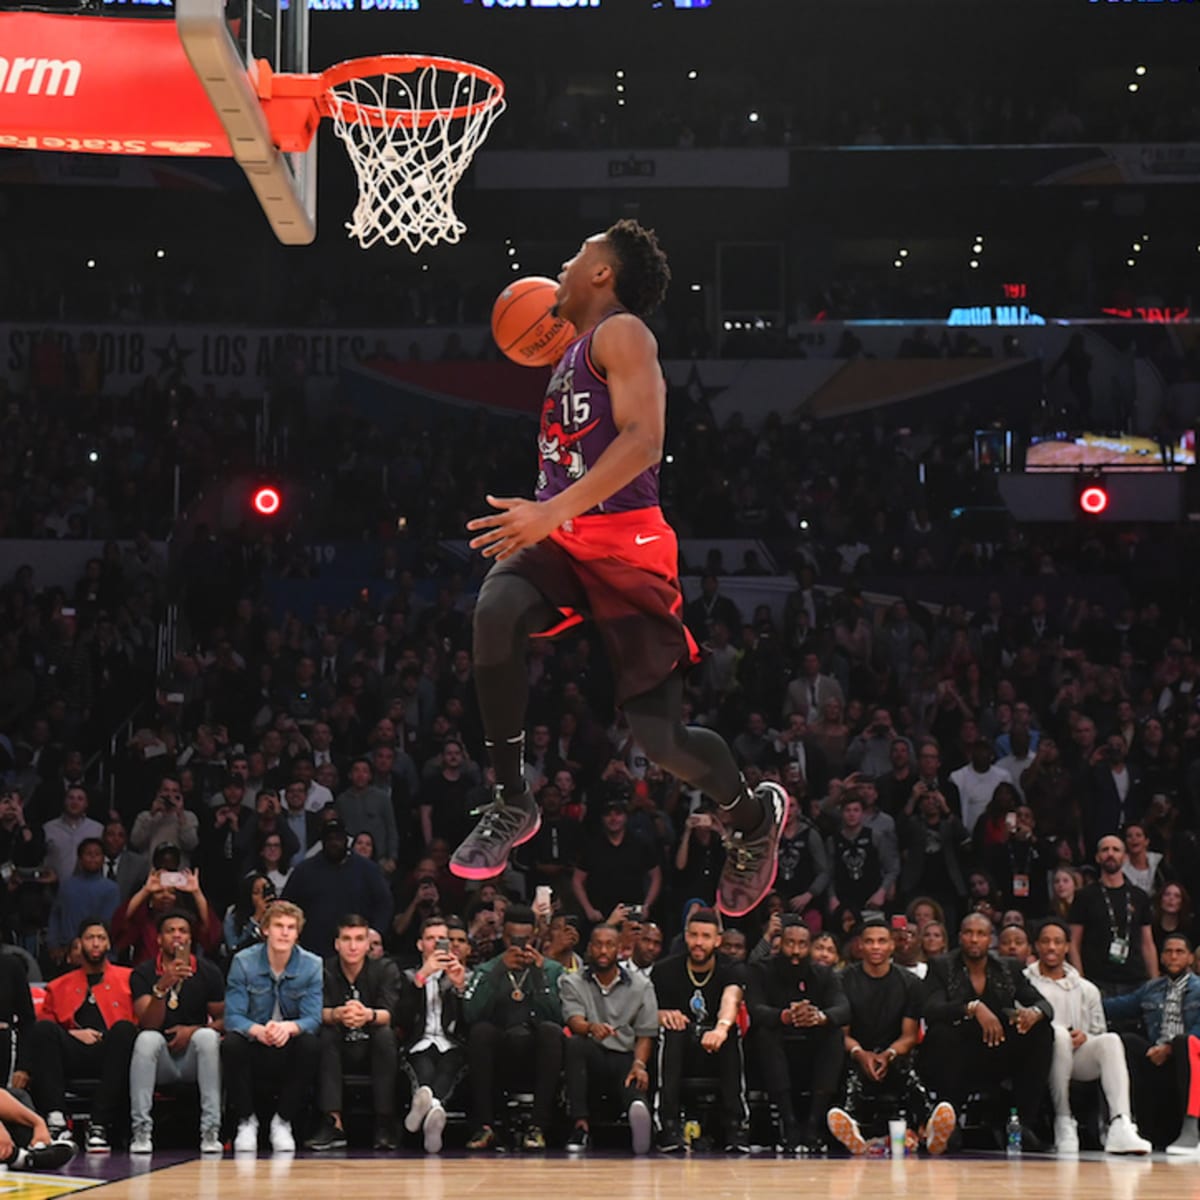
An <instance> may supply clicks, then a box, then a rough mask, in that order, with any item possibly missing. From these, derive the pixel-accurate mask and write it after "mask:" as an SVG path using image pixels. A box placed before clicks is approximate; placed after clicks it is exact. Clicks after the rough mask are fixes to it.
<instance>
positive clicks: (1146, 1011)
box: [1104, 933, 1200, 1156]
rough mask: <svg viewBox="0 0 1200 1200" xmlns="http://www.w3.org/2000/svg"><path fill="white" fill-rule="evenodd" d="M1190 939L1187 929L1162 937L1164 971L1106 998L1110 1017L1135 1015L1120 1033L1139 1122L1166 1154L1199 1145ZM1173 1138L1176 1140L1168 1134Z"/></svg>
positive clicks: (1195, 988) (1197, 1005) (1198, 980)
mask: <svg viewBox="0 0 1200 1200" xmlns="http://www.w3.org/2000/svg"><path fill="white" fill-rule="evenodd" d="M1192 949H1193V947H1192V943H1191V941H1190V940H1189V939H1188V937H1187V936H1186V935H1185V934H1180V933H1173V934H1168V936H1167V937H1166V938H1164V939H1163V948H1162V956H1161V966H1162V974H1161V975H1160V976H1159V977H1158V978H1156V979H1151V980H1149V981H1148V982H1146V983H1143V984H1142V985H1141V987H1139V988H1138V989H1137V990H1136V991H1133V992H1126V993H1125V994H1124V995H1120V996H1106V997H1105V998H1104V1015H1105V1016H1106V1017H1107V1018H1108V1019H1109V1020H1110V1021H1128V1020H1131V1019H1135V1018H1136V1019H1137V1020H1138V1022H1139V1028H1138V1032H1137V1033H1127V1034H1124V1035H1123V1040H1124V1042H1125V1053H1126V1055H1127V1057H1128V1061H1129V1069H1130V1075H1131V1078H1132V1080H1133V1093H1134V1101H1135V1104H1134V1107H1135V1109H1136V1111H1137V1114H1138V1124H1139V1126H1140V1128H1141V1129H1142V1131H1143V1132H1144V1133H1146V1134H1148V1135H1149V1137H1150V1140H1151V1141H1152V1142H1153V1143H1154V1144H1155V1145H1156V1146H1166V1149H1167V1153H1168V1154H1178V1155H1185V1156H1186V1155H1194V1154H1195V1153H1196V1152H1197V1150H1198V1149H1200V1121H1198V1120H1197V1118H1200V1104H1198V1103H1197V1097H1196V1087H1195V1082H1196V1079H1197V1071H1200V976H1197V975H1195V974H1193V973H1192ZM1172 1138H1173V1139H1174V1140H1172Z"/></svg>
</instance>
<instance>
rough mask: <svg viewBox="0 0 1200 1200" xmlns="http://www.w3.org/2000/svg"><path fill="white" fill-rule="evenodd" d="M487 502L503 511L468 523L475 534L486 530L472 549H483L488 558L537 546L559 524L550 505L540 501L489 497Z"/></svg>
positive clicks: (513, 497) (474, 542) (472, 540)
mask: <svg viewBox="0 0 1200 1200" xmlns="http://www.w3.org/2000/svg"><path fill="white" fill-rule="evenodd" d="M487 502H488V503H489V504H490V505H491V506H492V507H493V508H495V509H498V510H499V511H498V512H494V513H489V514H488V515H487V516H486V517H475V518H474V520H471V521H468V522H467V528H468V529H469V530H470V531H471V532H472V533H474V532H475V531H476V530H483V531H484V532H483V533H480V535H479V536H478V537H475V538H472V539H471V542H470V546H471V549H472V550H479V551H480V552H481V553H482V554H483V556H484V558H495V559H505V558H509V557H510V556H511V555H513V554H516V553H517V551H518V550H524V549H525V547H526V546H535V545H537V543H538V542H540V541H541V540H542V539H543V538H544V537H547V536H548V535H549V534H550V532H551V531H552V530H553V529H554V528H555V526H556V525H557V524H558V521H557V520H556V519H555V517H554V515H553V512H552V511H551V509H550V507H549V505H546V504H542V503H541V502H539V501H537V500H525V499H522V498H521V497H520V496H488V497H487Z"/></svg>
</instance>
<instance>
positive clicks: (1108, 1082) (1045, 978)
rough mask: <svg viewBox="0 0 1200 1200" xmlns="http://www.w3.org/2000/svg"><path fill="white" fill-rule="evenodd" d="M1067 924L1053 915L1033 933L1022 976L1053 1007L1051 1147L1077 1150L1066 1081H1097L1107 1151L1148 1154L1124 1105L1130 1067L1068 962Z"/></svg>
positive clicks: (1094, 990)
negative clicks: (1032, 956) (1033, 952)
mask: <svg viewBox="0 0 1200 1200" xmlns="http://www.w3.org/2000/svg"><path fill="white" fill-rule="evenodd" d="M1070 936H1071V935H1070V929H1069V926H1068V925H1067V923H1066V922H1065V921H1062V920H1059V919H1056V918H1054V917H1050V918H1047V919H1046V920H1045V921H1043V922H1042V924H1041V926H1040V927H1039V929H1038V935H1037V942H1036V948H1037V961H1036V962H1034V963H1030V965H1029V966H1027V967H1026V968H1025V977H1026V978H1027V979H1028V980H1029V982H1030V983H1032V984H1033V986H1034V987H1035V988H1037V990H1038V991H1039V992H1041V994H1042V995H1043V996H1044V997H1045V998H1046V999H1047V1000H1048V1001H1049V1002H1050V1005H1051V1007H1052V1008H1053V1009H1054V1060H1053V1062H1052V1064H1051V1067H1050V1098H1051V1100H1052V1101H1053V1102H1054V1148H1055V1150H1057V1151H1058V1153H1059V1154H1074V1153H1076V1152H1077V1151H1078V1150H1079V1130H1078V1126H1077V1124H1076V1122H1075V1118H1074V1116H1073V1115H1072V1114H1071V1081H1072V1080H1073V1079H1079V1080H1085V1081H1090V1080H1094V1079H1098V1080H1100V1086H1101V1087H1102V1088H1103V1089H1104V1098H1105V1100H1106V1101H1107V1102H1108V1134H1107V1136H1106V1137H1105V1139H1104V1149H1105V1150H1106V1151H1107V1152H1108V1153H1109V1154H1149V1153H1150V1150H1151V1146H1150V1143H1149V1142H1148V1141H1146V1139H1145V1138H1143V1137H1142V1136H1141V1135H1140V1134H1139V1133H1138V1130H1137V1126H1136V1125H1135V1124H1134V1123H1133V1110H1132V1108H1131V1107H1130V1104H1129V1068H1128V1067H1127V1066H1126V1064H1125V1049H1124V1046H1123V1045H1122V1043H1121V1038H1120V1036H1119V1035H1118V1034H1115V1033H1109V1032H1108V1023H1107V1022H1106V1021H1105V1019H1104V1002H1103V1000H1102V999H1101V996H1100V989H1099V988H1098V987H1096V985H1095V984H1094V983H1090V982H1089V981H1088V980H1086V979H1084V978H1083V977H1082V976H1081V975H1080V974H1079V972H1078V971H1076V970H1075V968H1074V967H1073V966H1071V964H1070V963H1069V962H1067V949H1068V947H1069V945H1070Z"/></svg>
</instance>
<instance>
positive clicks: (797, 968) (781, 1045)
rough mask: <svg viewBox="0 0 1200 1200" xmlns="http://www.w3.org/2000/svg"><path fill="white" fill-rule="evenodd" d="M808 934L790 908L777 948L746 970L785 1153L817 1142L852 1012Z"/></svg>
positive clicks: (755, 1033)
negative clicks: (804, 1101)
mask: <svg viewBox="0 0 1200 1200" xmlns="http://www.w3.org/2000/svg"><path fill="white" fill-rule="evenodd" d="M810 940H811V935H810V933H809V930H808V926H807V925H805V924H804V921H803V920H802V919H801V918H800V917H799V916H797V915H796V914H795V913H789V914H788V915H787V916H786V917H784V918H783V929H782V932H781V934H780V939H779V953H778V954H776V955H773V956H772V957H771V958H768V959H767V960H766V961H764V962H760V963H755V964H754V965H753V966H751V967H750V968H749V970H748V972H747V984H748V988H749V999H748V1006H749V1009H750V1028H751V1041H752V1042H753V1045H754V1050H755V1053H756V1054H757V1055H758V1059H759V1065H760V1067H761V1068H762V1072H763V1077H764V1078H765V1080H766V1084H767V1094H768V1095H769V1096H770V1097H771V1103H772V1104H774V1105H775V1108H776V1110H777V1111H778V1113H779V1121H780V1125H781V1126H782V1134H783V1146H784V1151H785V1152H786V1153H790V1154H795V1153H801V1152H804V1151H808V1150H819V1149H821V1148H822V1138H821V1134H820V1132H819V1131H820V1128H821V1126H822V1125H823V1123H824V1121H825V1113H826V1111H827V1110H828V1108H829V1105H830V1104H831V1103H832V1101H833V1097H834V1093H835V1092H836V1091H837V1085H838V1077H839V1076H840V1075H841V1071H842V1060H843V1058H844V1053H843V1050H842V1033H841V1026H842V1025H844V1024H845V1023H846V1021H847V1020H849V1018H850V1007H849V1005H848V1004H847V1003H846V997H845V994H844V993H843V992H842V986H841V983H840V982H839V981H838V977H837V975H835V974H834V973H833V971H831V970H830V969H829V968H828V967H825V966H821V965H820V964H819V963H814V962H812V961H811V959H810V958H809V955H808V951H809V943H810ZM655 982H656V983H657V976H656V977H655ZM800 1083H807V1084H808V1085H809V1090H810V1091H811V1092H812V1105H811V1107H810V1108H809V1113H808V1118H807V1120H806V1121H805V1123H804V1124H803V1125H801V1124H800V1121H799V1119H798V1117H797V1114H796V1105H795V1100H794V1095H795V1089H796V1086H797V1085H798V1084H800Z"/></svg>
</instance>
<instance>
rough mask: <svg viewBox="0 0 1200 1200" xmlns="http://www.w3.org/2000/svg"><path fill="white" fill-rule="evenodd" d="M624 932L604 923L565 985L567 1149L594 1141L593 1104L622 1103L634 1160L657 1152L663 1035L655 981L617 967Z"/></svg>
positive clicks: (562, 991) (561, 986)
mask: <svg viewBox="0 0 1200 1200" xmlns="http://www.w3.org/2000/svg"><path fill="white" fill-rule="evenodd" d="M618 944H619V934H618V932H617V930H616V929H614V928H613V927H612V926H611V925H597V926H596V927H595V929H593V930H592V936H591V939H590V940H589V942H588V953H587V965H586V966H585V967H584V968H583V969H582V970H580V971H575V972H572V973H568V974H564V975H563V976H562V979H561V981H560V983H559V994H560V995H561V996H562V1010H563V1018H564V1019H565V1021H566V1023H567V1029H568V1030H569V1031H570V1033H571V1037H570V1038H568V1039H567V1047H566V1075H567V1115H568V1116H569V1117H570V1118H571V1120H572V1122H573V1123H574V1128H573V1129H572V1131H571V1134H570V1136H569V1137H568V1139H567V1149H568V1150H571V1151H574V1152H575V1153H580V1152H582V1151H584V1150H586V1149H587V1147H588V1141H589V1138H590V1118H591V1098H592V1097H593V1096H596V1095H599V1094H606V1095H608V1096H609V1097H611V1098H613V1099H616V1100H618V1101H619V1102H620V1108H621V1110H622V1111H623V1112H624V1113H625V1115H626V1117H627V1119H628V1121H629V1129H630V1134H631V1136H632V1145H633V1152H634V1154H645V1153H646V1152H647V1151H648V1150H649V1149H650V1141H651V1131H652V1122H651V1118H650V1109H649V1107H648V1105H647V1099H648V1097H649V1088H650V1070H649V1066H650V1055H651V1054H652V1053H653V1050H654V1043H655V1041H656V1039H657V1037H658V1000H657V998H656V996H655V993H654V987H653V985H652V984H651V983H650V981H649V979H648V978H647V977H646V976H644V975H641V974H638V973H635V972H633V971H629V970H627V969H626V968H625V967H623V966H622V965H621V964H620V963H618V961H617V947H618Z"/></svg>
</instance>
